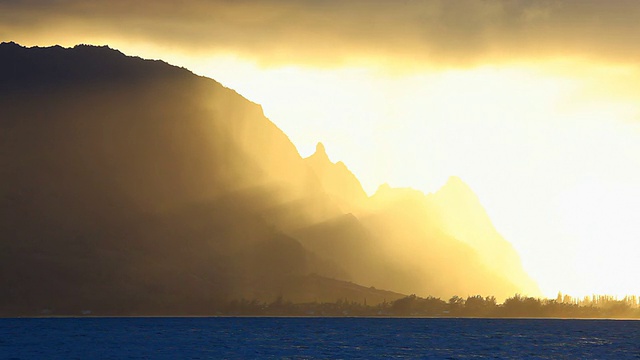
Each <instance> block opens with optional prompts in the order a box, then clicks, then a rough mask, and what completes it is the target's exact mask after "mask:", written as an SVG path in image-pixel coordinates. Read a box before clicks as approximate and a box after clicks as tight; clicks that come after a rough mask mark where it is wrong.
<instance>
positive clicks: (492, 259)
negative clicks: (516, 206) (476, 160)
mask: <svg viewBox="0 0 640 360" xmlns="http://www.w3.org/2000/svg"><path fill="white" fill-rule="evenodd" d="M428 201H429V202H430V203H431V204H433V207H434V210H433V215H432V216H437V217H438V220H439V224H440V226H441V227H442V229H443V231H444V232H446V233H447V234H449V235H451V236H453V237H455V238H456V239H458V240H461V241H463V242H464V243H466V244H468V245H469V246H471V247H472V248H473V249H474V250H475V251H477V252H478V254H479V255H480V257H481V258H482V260H483V262H484V263H485V264H487V266H488V267H489V268H490V269H492V270H493V271H494V272H496V273H499V274H502V276H504V277H505V278H506V279H508V280H509V281H510V282H511V283H513V284H518V285H519V287H520V291H521V292H523V293H525V294H531V295H537V294H539V293H540V289H539V288H538V286H537V284H536V283H535V282H534V281H533V280H532V279H531V278H530V277H529V275H527V274H526V272H525V271H524V269H523V268H522V263H521V262H520V257H519V256H518V253H517V252H516V251H515V249H514V248H513V246H512V245H511V244H510V243H509V242H507V241H506V240H505V239H504V238H503V237H502V236H501V235H500V234H499V233H498V231H497V230H496V229H495V227H494V226H493V224H492V223H491V220H490V219H489V216H488V215H487V213H486V211H485V210H484V208H483V207H482V204H480V201H479V199H478V197H477V196H476V195H475V194H474V193H473V191H472V190H471V189H470V188H469V186H468V185H467V184H465V183H464V182H463V181H462V180H461V179H460V178H458V177H455V176H452V177H451V178H449V180H448V181H447V183H446V184H445V185H444V186H443V187H442V188H441V189H440V190H438V191H437V192H435V193H434V194H432V195H430V196H429V197H428Z"/></svg>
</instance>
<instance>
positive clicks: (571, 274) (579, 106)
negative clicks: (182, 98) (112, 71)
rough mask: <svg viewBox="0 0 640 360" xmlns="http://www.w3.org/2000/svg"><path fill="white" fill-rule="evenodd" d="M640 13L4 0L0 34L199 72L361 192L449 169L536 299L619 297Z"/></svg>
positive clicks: (634, 214) (597, 8) (623, 283)
mask: <svg viewBox="0 0 640 360" xmlns="http://www.w3.org/2000/svg"><path fill="white" fill-rule="evenodd" d="M638 19H640V2H637V1H636V0H612V1H600V0H565V1H561V0H558V1H544V0H540V1H532V0H511V1H507V0H504V1H491V0H484V1H480V0H477V1H472V0H459V1H456V0H439V1H438V0H435V1H411V0H406V1H390V0H389V1H381V0H378V1H376V0H372V1H349V2H347V1H337V0H320V1H290V0H266V1H257V0H237V1H204V0H185V1H167V0H158V1H153V2H141V1H138V2H130V1H122V0H112V1H91V2H90V1H80V0H68V1H65V0H58V1H37V0H26V1H20V0H0V40H1V41H9V40H13V41H16V42H18V43H21V44H22V45H42V46H44V45H53V44H61V45H65V46H72V45H75V44H78V43H90V44H109V45H110V46H111V47H114V48H118V49H120V50H122V51H123V52H125V53H127V54H129V55H138V56H142V57H149V58H161V59H164V60H166V61H168V62H170V63H172V64H176V65H180V66H185V67H187V68H189V69H191V70H193V71H194V72H196V73H198V74H201V75H205V76H209V77H212V78H214V79H216V80H218V81H220V82H222V83H223V84H225V85H226V86H228V87H231V88H234V89H236V90H237V91H238V92H240V93H241V94H242V95H244V96H246V97H247V98H249V99H250V100H253V101H255V102H258V103H260V104H262V105H263V108H264V111H265V113H266V115H267V116H268V117H269V118H270V119H271V120H272V121H274V122H275V123H276V124H277V125H278V126H279V127H280V128H282V129H283V130H284V131H285V132H286V133H287V134H288V135H289V137H290V138H291V140H292V141H293V142H294V144H295V145H296V146H297V147H298V149H299V151H300V153H301V154H302V155H303V156H307V155H310V154H311V153H312V152H313V150H314V149H315V144H316V142H318V141H322V142H323V143H324V144H325V146H326V148H327V152H328V153H329V156H330V157H331V158H332V160H334V161H337V160H342V161H344V162H345V163H346V164H347V166H348V167H349V168H350V169H352V171H353V172H354V173H355V174H356V176H358V178H359V179H360V180H361V182H362V184H363V186H364V187H365V189H366V190H367V191H368V192H369V193H372V192H375V190H376V188H377V186H378V185H380V184H381V183H385V182H387V183H390V184H391V185H393V186H409V187H414V188H416V189H420V190H423V191H425V192H431V191H435V190H436V189H437V188H438V187H439V186H441V185H442V184H443V183H444V182H445V180H446V179H447V177H448V176H450V175H457V176H460V177H461V178H462V179H463V180H464V181H465V182H467V183H468V184H469V185H470V186H471V187H472V188H473V189H474V191H476V193H477V194H478V196H479V198H480V200H481V201H482V202H483V204H484V205H485V207H486V208H487V210H488V212H489V215H490V216H491V218H492V219H493V221H494V223H495V225H496V227H497V228H498V230H499V231H500V232H501V233H502V234H503V235H504V236H505V238H506V239H507V240H509V241H511V242H512V243H513V244H514V246H515V247H516V249H517V250H518V251H519V253H520V255H521V257H522V259H523V263H524V266H525V269H526V270H527V271H529V273H530V274H531V276H532V277H533V278H534V279H535V280H537V281H538V282H539V284H540V287H541V289H542V290H543V292H544V293H545V294H546V295H548V296H553V297H555V294H556V293H557V292H558V291H562V292H564V293H570V294H575V295H586V294H590V293H610V294H617V295H622V294H626V293H634V294H637V293H640V282H639V281H638V280H637V276H636V274H638V273H640V261H639V260H638V257H639V255H640V101H639V100H640V91H639V90H640V89H638V85H637V84H640V65H638V64H640V61H639V60H640V47H638V46H637V42H638V39H640V22H639V21H638Z"/></svg>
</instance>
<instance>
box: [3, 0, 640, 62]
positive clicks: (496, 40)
mask: <svg viewBox="0 0 640 360" xmlns="http://www.w3.org/2000/svg"><path fill="white" fill-rule="evenodd" d="M638 18H640V3H638V2H637V1H635V0H615V1H607V2H605V1H599V0H565V1H555V0H554V1H551V0H539V1H534V0H433V1H412V0H405V1H391V0H388V1H382V0H373V1H349V2H345V1H338V0H319V1H316V0H314V1H311V0H306V1H293V0H260V1H258V0H237V1H229V0H221V1H205V0H185V1H169V0H157V1H154V2H153V3H152V5H150V4H149V3H148V2H129V1H124V0H111V1H92V2H88V1H80V0H57V1H55V0H54V1H42V0H41V1H38V0H27V1H19V0H10V1H7V0H4V1H3V0H0V24H2V25H0V36H1V37H2V38H6V39H7V40H9V39H8V38H9V37H23V38H29V39H34V40H33V41H38V39H44V38H47V39H50V40H51V41H55V37H56V36H57V37H58V38H62V37H64V39H68V40H69V41H73V40H76V39H77V40H76V42H89V43H91V42H94V41H96V39H123V40H128V41H135V42H144V43H149V44H154V45H156V46H162V47H169V48H172V49H174V50H178V51H181V52H186V53H221V52H224V53H234V54H239V55H242V56H249V57H252V58H254V59H256V60H257V61H261V62H265V63H278V64H285V63H300V62H303V63H332V64H335V63H342V62H345V61H347V62H348V61H351V60H354V59H360V60H361V59H373V60H375V61H381V62H385V61H392V62H397V61H398V60H401V61H405V62H406V63H407V64H413V65H416V64H445V65H447V64H449V65H453V66H465V65H473V64H477V63H482V62H501V61H530V60H537V59H540V58H545V57H575V56H577V57H587V58H597V59H604V60H607V61H615V62H627V63H632V62H635V61H637V60H638V59H639V58H640V48H638V47H637V46H635V44H636V42H637V39H638V38H639V37H640V23H639V22H638V21H637V19H638Z"/></svg>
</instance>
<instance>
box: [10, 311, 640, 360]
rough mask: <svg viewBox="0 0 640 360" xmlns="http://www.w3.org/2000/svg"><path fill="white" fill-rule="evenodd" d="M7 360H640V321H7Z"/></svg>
mask: <svg viewBox="0 0 640 360" xmlns="http://www.w3.org/2000/svg"><path fill="white" fill-rule="evenodd" d="M0 358H2V359H487V358H489V359H640V321H621V320H507V319H404V318H224V317H218V318H215V317H214V318H38V319H0Z"/></svg>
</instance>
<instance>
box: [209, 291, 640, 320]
mask: <svg viewBox="0 0 640 360" xmlns="http://www.w3.org/2000/svg"><path fill="white" fill-rule="evenodd" d="M607 299H608V300H607V301H605V302H602V301H601V302H600V303H599V304H598V303H596V302H590V303H585V302H576V301H570V302H565V301H563V300H564V299H561V300H560V301H559V300H558V299H541V298H533V297H527V296H522V295H519V294H516V295H514V296H513V297H510V298H508V299H506V300H505V301H504V302H503V303H501V304H499V303H498V302H497V301H496V298H495V297H493V296H487V297H483V296H480V295H475V296H468V297H466V298H462V297H459V296H453V297H451V298H450V299H449V300H448V301H445V300H442V299H440V298H436V297H432V296H429V297H425V298H422V297H419V296H416V295H409V296H406V297H404V298H401V299H398V300H395V301H391V302H387V301H384V302H382V303H380V304H377V305H367V303H366V299H362V300H359V301H349V300H347V299H338V300H337V301H336V302H333V303H331V302H322V303H321V302H312V303H292V302H289V301H286V300H284V299H283V298H282V297H280V298H278V299H276V300H275V301H273V302H271V303H266V302H259V301H256V300H244V299H243V300H233V301H230V302H228V303H227V304H226V305H225V306H223V307H222V308H220V309H219V311H217V312H216V314H217V315H249V316H250V315H256V316H413V317H486V318H518V317H532V318H640V307H639V306H638V304H637V302H636V303H635V304H634V303H633V302H632V301H629V300H628V298H625V299H622V300H617V299H615V298H613V297H608V298H607Z"/></svg>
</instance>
